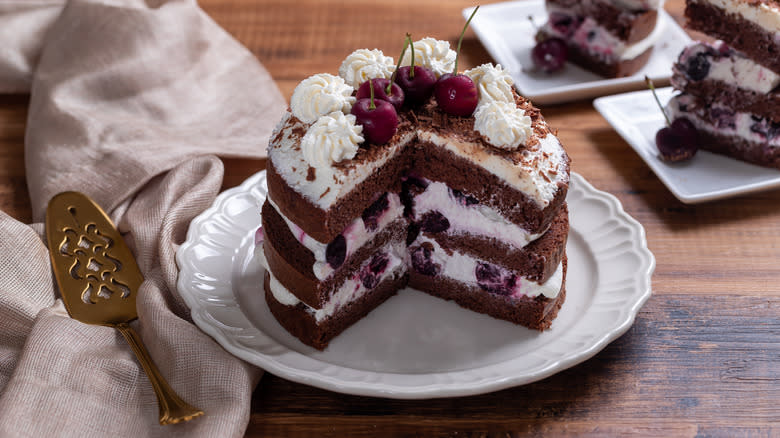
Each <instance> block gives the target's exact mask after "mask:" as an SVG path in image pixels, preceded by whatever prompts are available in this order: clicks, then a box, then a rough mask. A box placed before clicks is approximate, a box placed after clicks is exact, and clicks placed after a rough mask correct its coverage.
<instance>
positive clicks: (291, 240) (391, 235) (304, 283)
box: [261, 201, 407, 309]
mask: <svg viewBox="0 0 780 438" xmlns="http://www.w3.org/2000/svg"><path fill="white" fill-rule="evenodd" d="M261 216H262V224H263V230H265V233H264V234H265V242H264V244H263V251H264V253H265V257H266V260H267V262H268V266H269V268H270V269H271V271H272V272H273V273H274V276H275V277H276V278H277V280H279V282H280V283H281V284H282V285H284V286H285V287H286V288H287V289H288V290H289V291H290V292H292V293H293V294H294V295H295V296H296V297H297V298H298V299H299V300H301V301H303V302H304V303H306V304H308V305H309V306H311V307H314V308H317V309H319V308H322V307H323V306H324V304H325V302H327V301H328V300H329V299H330V295H331V293H332V292H333V291H334V290H335V289H337V288H338V287H339V286H341V284H342V283H343V282H344V281H345V280H346V279H347V278H348V277H349V276H351V275H353V274H354V273H355V271H356V270H357V269H358V268H359V267H360V265H361V264H362V263H363V262H364V261H365V260H366V259H368V258H369V257H370V256H371V255H372V254H374V253H375V252H376V251H377V249H381V248H383V247H385V246H386V245H387V244H388V243H389V242H404V241H405V240H406V234H407V232H406V228H407V221H406V220H405V219H400V220H397V221H394V222H393V223H391V224H390V225H388V226H387V227H386V228H385V229H384V230H382V231H381V232H380V233H379V234H377V235H376V236H374V238H373V239H371V240H370V241H369V242H366V244H365V245H363V246H362V247H361V248H360V249H358V250H357V251H356V252H355V253H354V254H352V256H350V257H349V258H348V259H347V260H345V262H344V264H343V265H341V266H339V268H338V269H337V270H336V271H334V273H333V275H331V276H330V277H328V278H327V279H325V281H319V280H318V279H317V278H316V277H315V275H314V272H313V271H312V266H313V264H314V255H313V254H312V253H311V251H309V250H308V249H306V248H305V247H304V246H303V245H301V244H300V242H298V240H297V239H296V238H295V236H293V235H292V233H291V232H290V229H289V228H288V227H287V224H286V223H285V222H284V220H283V219H282V217H281V216H279V214H278V213H277V211H276V209H274V208H273V206H271V205H270V204H269V203H268V202H267V201H266V203H265V204H264V205H263V210H262V213H261Z"/></svg>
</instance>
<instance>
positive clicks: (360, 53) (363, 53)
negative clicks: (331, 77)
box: [339, 49, 395, 89]
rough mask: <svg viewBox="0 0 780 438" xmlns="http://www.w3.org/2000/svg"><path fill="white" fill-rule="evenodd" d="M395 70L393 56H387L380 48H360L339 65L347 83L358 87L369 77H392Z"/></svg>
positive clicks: (341, 74) (340, 73)
mask: <svg viewBox="0 0 780 438" xmlns="http://www.w3.org/2000/svg"><path fill="white" fill-rule="evenodd" d="M394 70H395V62H393V58H391V57H389V56H385V54H384V53H382V51H381V50H379V49H373V50H369V49H358V50H355V51H354V52H352V53H350V54H349V56H347V57H346V58H345V59H344V61H343V62H342V63H341V67H339V76H341V77H342V78H344V80H345V81H346V82H347V84H349V85H351V86H352V87H353V88H355V89H358V88H359V87H360V84H362V83H363V82H366V81H367V80H369V79H376V78H385V79H390V76H392V74H393V71H394Z"/></svg>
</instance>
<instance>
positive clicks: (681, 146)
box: [645, 76, 699, 162]
mask: <svg viewBox="0 0 780 438" xmlns="http://www.w3.org/2000/svg"><path fill="white" fill-rule="evenodd" d="M645 82H646V83H647V87H648V88H650V91H651V92H652V93H653V97H654V98H655V103H656V104H658V108H659V109H660V110H661V113H662V114H663V115H664V119H665V120H666V124H667V126H665V127H663V128H661V129H659V130H658V132H656V133H655V146H656V147H657V148H658V154H659V155H660V157H661V159H662V160H664V161H672V162H674V161H683V160H687V159H689V158H691V157H693V156H694V155H696V151H698V150H699V131H698V130H697V129H696V126H694V124H693V123H691V121H690V120H688V119H686V118H685V117H680V118H679V119H675V120H674V121H673V122H671V123H669V116H667V115H666V111H665V110H664V106H663V105H661V101H660V100H659V99H658V94H657V93H656V92H655V86H654V85H653V81H651V80H650V78H648V77H647V76H645Z"/></svg>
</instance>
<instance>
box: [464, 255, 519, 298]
mask: <svg viewBox="0 0 780 438" xmlns="http://www.w3.org/2000/svg"><path fill="white" fill-rule="evenodd" d="M474 271H475V272H474V274H475V276H476V277H477V284H478V285H479V287H480V288H482V289H483V290H486V291H488V292H490V293H492V294H496V295H504V296H506V295H511V294H512V291H513V289H514V287H515V283H516V282H517V276H515V274H512V273H511V272H508V271H507V270H505V269H503V268H501V267H499V266H496V265H494V264H491V263H485V262H477V267H476V269H475V270H474Z"/></svg>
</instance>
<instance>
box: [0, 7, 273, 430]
mask: <svg viewBox="0 0 780 438" xmlns="http://www.w3.org/2000/svg"><path fill="white" fill-rule="evenodd" d="M9 29H15V30H9ZM0 44H2V45H3V48H2V50H0V91H5V92H8V91H22V90H24V89H25V87H27V86H30V85H31V103H30V110H29V119H28V122H27V133H26V139H25V161H26V167H27V169H26V173H27V183H28V187H29V190H30V196H31V200H32V206H33V217H34V221H36V222H38V223H36V224H33V225H31V226H28V225H24V224H22V223H19V222H18V221H15V220H14V219H12V218H10V217H9V216H8V215H6V214H4V213H2V212H0V254H2V257H0V321H2V322H0V436H15V437H16V436H30V437H44V436H46V437H48V436H78V437H86V436H95V437H105V436H123V437H124V436H133V437H137V436H209V437H212V436H213V437H216V436H220V437H221V436H241V435H242V434H243V432H244V430H245V428H246V425H247V422H248V419H249V408H250V398H251V393H252V389H253V388H254V386H255V385H256V383H257V380H258V379H259V377H260V373H261V371H260V370H258V369H256V368H254V367H253V366H250V365H248V364H246V363H244V362H242V361H240V360H238V359H236V358H235V357H233V356H231V355H230V354H228V353H227V352H226V351H224V350H223V349H222V348H221V347H220V346H219V345H218V344H217V343H216V342H214V341H213V340H212V339H211V338H209V337H208V336H207V335H205V334H204V333H203V332H201V331H200V330H199V329H198V328H197V327H195V326H194V325H193V324H192V323H191V322H190V321H189V319H188V311H187V308H186V306H185V305H184V304H183V302H182V301H181V298H180V297H179V295H178V293H177V291H176V277H177V268H176V264H175V261H174V254H175V251H176V248H177V246H178V245H179V244H180V243H181V242H182V241H183V240H184V239H185V235H186V232H187V226H188V224H189V222H190V220H191V219H192V218H193V217H194V216H196V215H197V214H198V213H200V212H201V211H203V210H204V209H205V208H207V207H208V206H209V205H210V204H211V203H212V201H213V200H214V197H215V196H216V195H217V192H218V190H219V188H220V185H221V180H222V176H223V166H222V163H221V162H220V161H219V159H218V158H216V157H215V156H214V155H211V154H220V155H224V156H239V157H251V158H259V157H262V156H264V155H265V144H266V142H267V139H268V136H269V134H270V131H271V129H272V127H273V126H274V124H275V123H276V121H277V120H279V118H280V116H281V113H282V111H283V110H284V108H285V104H284V100H283V98H282V97H281V95H280V94H279V91H278V90H277V88H276V86H275V85H274V83H273V81H272V79H271V78H270V76H269V75H268V73H267V72H266V71H265V70H264V69H263V67H262V66H260V64H259V63H258V62H257V61H256V60H255V59H254V57H253V56H252V54H251V53H249V52H248V51H247V50H246V49H245V48H243V47H242V46H241V45H240V44H239V43H237V42H236V41H235V40H233V39H232V38H231V37H230V36H229V35H228V34H227V33H226V32H225V31H224V30H222V29H221V28H220V27H219V26H218V25H217V24H216V23H214V22H213V21H212V20H211V19H210V18H209V17H208V16H207V15H206V14H205V13H204V12H203V11H201V10H200V9H199V8H198V6H197V5H196V3H195V2H194V1H186V0H178V1H177V0H169V1H151V0H149V1H146V2H144V1H141V0H135V1H133V0H123V1H120V0H79V1H77V0H73V1H70V2H65V3H62V2H56V1H33V0H23V1H19V2H7V1H6V2H2V1H0ZM64 190H79V191H82V192H85V193H87V194H89V195H90V196H91V197H92V198H93V199H95V200H96V201H97V202H98V203H99V204H100V205H101V206H103V208H105V209H106V210H107V211H108V212H109V214H110V215H111V217H112V219H113V220H114V221H115V223H117V224H118V226H119V229H120V231H121V232H123V233H125V238H126V239H127V241H128V244H129V245H130V246H131V248H133V250H134V252H135V254H136V257H137V259H138V262H139V265H140V267H141V271H142V272H143V274H144V276H145V278H146V281H145V282H144V283H143V285H142V286H141V288H140V290H139V296H138V313H139V320H138V322H137V323H135V324H136V328H138V329H139V331H140V333H141V336H142V337H143V339H144V341H145V343H146V345H147V347H148V348H149V350H150V353H151V355H152V357H153V359H154V361H155V362H156V363H157V365H158V367H159V368H160V370H161V371H162V374H163V375H164V376H165V377H166V378H167V379H168V382H169V383H170V384H171V386H172V387H173V388H175V389H176V391H177V392H178V393H179V395H181V396H182V398H184V399H185V400H187V401H189V402H191V403H192V404H194V405H196V406H198V407H200V408H202V409H203V410H205V411H206V416H204V417H201V418H198V419H196V420H193V421H190V422H187V423H183V424H178V425H173V426H159V425H158V423H157V420H158V417H157V401H156V399H155V396H154V393H153V392H152V387H151V385H150V383H149V380H148V379H147V378H146V375H145V374H144V373H143V370H142V369H141V367H140V365H139V364H138V362H137V361H136V359H135V357H134V356H133V354H132V351H131V350H130V348H129V346H128V345H127V344H126V343H125V341H124V339H123V338H122V337H121V335H119V333H118V332H117V331H115V330H114V329H111V328H106V327H96V326H87V325H84V324H81V323H79V322H77V321H74V320H72V319H70V318H69V317H68V315H67V313H66V312H65V310H64V307H63V306H62V303H61V300H60V298H59V294H58V292H57V290H56V286H55V285H54V282H53V279H52V274H51V268H50V264H49V257H48V252H47V248H46V246H45V243H44V241H45V240H44V239H42V233H43V226H42V225H41V224H40V222H42V220H43V217H44V214H45V208H46V204H47V203H48V201H49V199H50V198H51V197H52V196H53V195H54V194H56V193H58V192H61V191H64Z"/></svg>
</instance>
